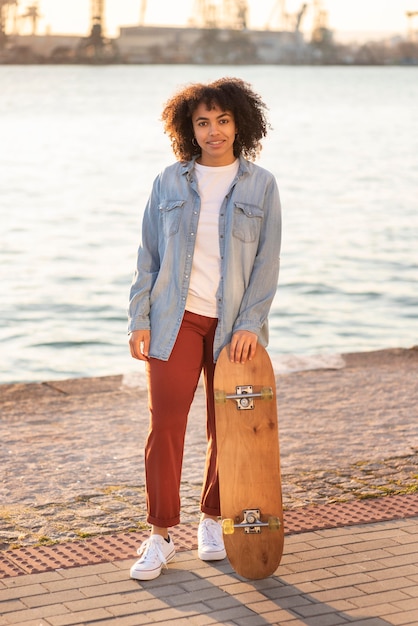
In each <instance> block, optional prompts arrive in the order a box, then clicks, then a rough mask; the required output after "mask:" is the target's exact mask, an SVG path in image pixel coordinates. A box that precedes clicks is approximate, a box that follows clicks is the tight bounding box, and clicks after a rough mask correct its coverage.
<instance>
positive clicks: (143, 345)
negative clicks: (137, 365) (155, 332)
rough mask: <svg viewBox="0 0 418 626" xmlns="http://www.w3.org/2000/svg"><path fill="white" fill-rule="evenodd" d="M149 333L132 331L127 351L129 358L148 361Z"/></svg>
mask: <svg viewBox="0 0 418 626" xmlns="http://www.w3.org/2000/svg"><path fill="white" fill-rule="evenodd" d="M150 340H151V332H150V331H149V330H134V331H133V332H132V333H131V334H130V335H129V349H130V351H131V356H133V358H134V359H139V360H140V361H148V354H149V344H150Z"/></svg>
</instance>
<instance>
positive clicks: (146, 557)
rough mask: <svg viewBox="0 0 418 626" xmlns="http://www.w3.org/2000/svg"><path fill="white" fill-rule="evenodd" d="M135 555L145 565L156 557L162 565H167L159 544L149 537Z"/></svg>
mask: <svg viewBox="0 0 418 626" xmlns="http://www.w3.org/2000/svg"><path fill="white" fill-rule="evenodd" d="M137 553H138V554H139V556H140V557H141V560H142V561H143V562H144V563H146V562H147V561H153V560H154V559H155V557H156V556H158V558H159V559H160V561H161V562H162V564H163V565H165V566H166V565H167V561H166V558H165V556H164V552H163V551H162V549H161V546H160V544H159V542H158V541H157V540H156V539H154V537H150V538H149V539H147V540H146V541H144V543H143V544H142V545H141V546H140V547H139V548H138V550H137Z"/></svg>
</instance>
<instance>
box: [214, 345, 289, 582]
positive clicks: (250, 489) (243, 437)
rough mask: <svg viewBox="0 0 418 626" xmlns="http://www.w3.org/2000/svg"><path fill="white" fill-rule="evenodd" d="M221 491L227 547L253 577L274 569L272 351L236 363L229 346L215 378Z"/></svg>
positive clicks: (277, 543)
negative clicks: (231, 360)
mask: <svg viewBox="0 0 418 626" xmlns="http://www.w3.org/2000/svg"><path fill="white" fill-rule="evenodd" d="M214 390H215V391H214V394H215V419H216V439H217V450H218V472H219V494H220V504H221V517H222V529H223V536H224V542H225V550H226V553H227V556H228V559H229V561H230V563H231V565H232V567H233V568H234V570H235V571H236V572H237V573H238V574H240V575H241V576H243V577H244V578H248V579H259V578H266V577H267V576H270V575H271V574H273V572H274V571H275V570H276V569H277V567H278V566H279V563H280V559H281V556H282V552H283V541H284V528H283V507H282V492H281V480H280V453H279V436H278V423H277V403H276V385H275V377H274V372H273V368H272V365H271V361H270V358H269V356H268V354H267V352H266V350H265V349H264V348H263V347H262V346H261V345H257V349H256V354H255V357H254V358H253V359H252V360H251V361H247V363H245V364H240V363H231V362H230V360H229V346H226V347H225V348H224V349H223V350H222V352H221V354H220V355H219V359H218V361H217V364H216V368H215V378H214Z"/></svg>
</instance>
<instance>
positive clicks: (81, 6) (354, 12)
mask: <svg viewBox="0 0 418 626" xmlns="http://www.w3.org/2000/svg"><path fill="white" fill-rule="evenodd" d="M195 1H196V0H147V9H146V13H145V24H148V25H156V24H163V25H179V26H185V25H187V24H188V22H189V19H190V17H191V15H192V11H193V5H194V3H195ZM220 1H221V0H212V2H213V3H214V4H217V3H219V2H220ZM247 2H248V6H249V26H250V27H251V28H265V27H266V26H267V25H268V24H269V22H270V23H271V19H272V17H273V16H274V15H277V12H275V11H274V9H275V7H276V6H277V5H278V2H277V1H276V0H247ZM302 3H303V2H302V0H287V3H286V6H287V11H288V13H296V12H297V10H298V9H299V8H300V6H301V5H302ZM31 4H34V2H33V1H32V0H27V2H25V0H19V6H20V7H21V8H20V12H21V13H23V12H24V9H25V7H26V6H28V5H31ZM90 4H91V3H90V0H38V7H39V12H40V13H41V16H42V17H41V18H40V20H39V24H38V33H39V34H43V33H45V32H46V31H47V30H49V32H51V33H54V34H58V33H59V34H64V33H73V34H81V35H86V34H88V32H89V30H90V11H91V9H90ZM311 4H312V1H309V0H308V5H311ZM323 5H324V7H325V8H326V10H327V11H328V25H329V27H330V28H331V29H333V30H334V32H335V34H336V35H338V34H340V33H341V34H342V36H343V37H344V33H346V34H348V35H351V34H352V33H358V34H359V35H360V36H361V35H362V34H366V36H367V35H368V34H370V35H372V34H377V33H382V34H384V35H388V34H403V35H405V34H406V32H407V18H406V16H405V12H406V11H418V0H323ZM140 6H141V0H105V29H106V34H107V35H108V36H111V37H113V36H116V35H117V34H118V29H119V26H131V25H135V24H137V23H138V22H139V15H140ZM310 14H311V11H309V9H308V11H307V13H306V14H305V18H304V23H302V30H305V31H306V30H307V31H309V26H310ZM414 26H415V29H416V30H418V16H417V17H416V18H415V21H414ZM27 28H29V24H27ZM23 29H24V27H23Z"/></svg>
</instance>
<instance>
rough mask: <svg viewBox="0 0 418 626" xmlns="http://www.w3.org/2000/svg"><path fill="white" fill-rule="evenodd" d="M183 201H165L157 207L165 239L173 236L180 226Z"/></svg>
mask: <svg viewBox="0 0 418 626" xmlns="http://www.w3.org/2000/svg"><path fill="white" fill-rule="evenodd" d="M183 206H184V200H167V201H166V202H162V203H161V204H160V205H159V207H158V208H159V211H160V220H161V223H162V228H163V232H164V235H165V237H171V236H172V235H175V234H176V233H177V231H178V229H179V226H180V220H181V216H182V214H183Z"/></svg>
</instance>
